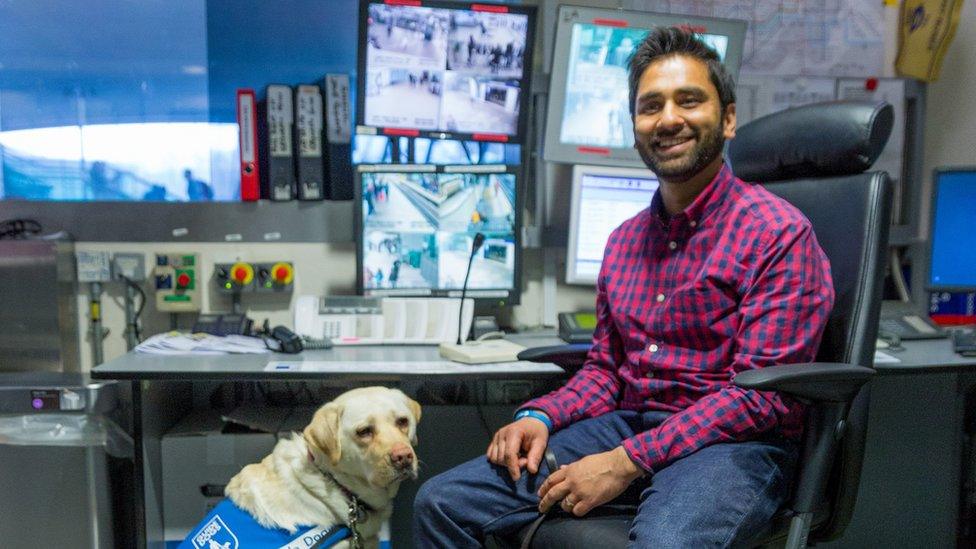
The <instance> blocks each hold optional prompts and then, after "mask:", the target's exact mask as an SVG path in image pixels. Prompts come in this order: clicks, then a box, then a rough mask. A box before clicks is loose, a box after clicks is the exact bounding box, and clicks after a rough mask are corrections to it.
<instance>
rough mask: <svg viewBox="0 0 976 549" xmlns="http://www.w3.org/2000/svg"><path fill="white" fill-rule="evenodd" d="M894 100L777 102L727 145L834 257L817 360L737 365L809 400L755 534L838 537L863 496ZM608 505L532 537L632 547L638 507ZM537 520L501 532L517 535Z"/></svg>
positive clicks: (765, 384) (738, 166)
mask: <svg viewBox="0 0 976 549" xmlns="http://www.w3.org/2000/svg"><path fill="white" fill-rule="evenodd" d="M893 118H894V115H893V110H892V108H891V106H890V105H888V104H886V103H882V104H871V103H855V102H832V103H820V104H815V105H808V106H804V107H798V108H795V109H790V110H787V111H783V112H779V113H775V114H772V115H769V116H766V117H763V118H760V119H757V120H755V121H753V122H751V123H749V124H746V125H745V126H743V127H742V128H741V129H739V130H738V136H737V137H736V138H735V139H734V140H733V141H732V143H731V144H730V147H729V160H730V163H731V165H732V168H733V171H734V172H735V174H736V175H737V176H739V177H740V178H742V179H744V180H746V181H759V182H762V183H763V184H766V185H767V188H768V189H769V190H770V191H772V192H774V193H776V194H777V195H779V196H781V197H783V198H785V199H786V200H788V201H789V202H790V203H792V204H793V205H794V206H796V207H797V208H799V209H800V210H801V211H802V212H803V213H804V214H805V215H806V216H807V217H808V218H809V219H810V221H811V222H812V223H813V228H814V231H815V232H816V235H817V239H818V240H819V242H820V245H821V246H822V247H823V249H824V251H825V252H826V254H827V257H828V258H829V260H830V265H831V272H832V275H833V280H834V288H835V292H836V301H835V304H834V309H833V312H832V313H831V315H830V317H829V319H828V321H827V327H826V330H825V332H824V336H823V341H822V343H821V344H820V348H819V350H818V352H817V359H816V360H817V362H815V363H812V364H789V365H781V366H773V367H768V368H762V369H759V370H752V371H747V372H743V373H740V374H738V375H737V376H736V377H735V380H734V383H735V384H736V385H738V386H740V387H744V388H747V389H756V390H766V391H770V390H771V391H780V392H782V393H786V394H789V395H791V396H793V397H795V398H798V399H800V400H802V401H804V402H807V403H809V406H808V412H807V418H806V430H805V433H804V439H803V446H802V450H801V457H800V462H799V466H798V468H797V474H796V478H795V480H794V487H793V494H792V497H791V499H790V501H789V503H788V505H787V506H785V507H784V508H783V509H780V511H779V512H778V513H777V514H776V516H775V517H774V519H773V520H772V521H771V522H770V523H769V524H768V525H767V527H766V529H765V530H764V531H763V532H761V533H760V534H759V535H758V536H756V537H755V538H754V539H751V540H748V545H750V546H759V545H765V544H768V543H774V542H776V543H781V542H782V541H783V540H784V539H785V540H786V543H785V545H786V547H791V548H792V547H804V546H806V545H807V544H808V543H812V542H816V541H827V540H831V539H835V538H837V537H839V536H840V535H841V534H842V533H843V531H844V528H845V527H846V526H847V524H848V523H849V522H850V518H851V514H852V513H853V510H854V500H855V497H856V495H857V488H858V480H859V478H860V473H861V462H862V458H863V452H864V438H865V430H866V424H867V408H868V388H869V387H868V385H866V382H867V381H868V380H869V378H870V377H871V375H872V374H873V373H874V370H872V369H871V368H870V366H872V364H873V355H874V345H875V337H876V335H877V329H878V314H879V309H880V304H881V289H882V283H883V278H884V270H885V259H884V258H885V250H886V248H887V244H888V224H889V221H890V209H891V185H890V182H889V180H888V177H887V174H885V173H883V172H869V173H863V172H864V171H865V170H866V169H868V168H869V167H870V166H871V164H872V163H873V162H874V161H875V160H876V159H877V157H878V155H879V154H880V153H881V149H883V148H884V145H885V143H886V142H887V140H888V136H889V134H890V133H891V127H892V121H893ZM585 352H586V347H585V346H582V347H581V346H579V345H576V346H557V347H546V348H535V349H527V350H526V351H524V352H523V353H522V354H520V355H519V358H520V359H524V360H533V361H539V362H556V363H558V364H565V365H567V366H568V367H569V368H570V369H573V368H578V367H579V366H580V365H581V364H582V363H583V357H584V353H585ZM629 513H630V514H628V512H624V511H622V510H621V509H620V508H619V507H617V506H612V505H611V506H608V507H607V508H605V509H603V510H601V509H600V508H597V509H595V510H593V511H592V512H591V515H592V516H587V517H583V518H576V517H572V516H570V515H567V514H563V513H559V514H555V515H553V516H552V517H549V518H548V519H546V520H545V521H544V522H543V523H542V524H541V526H540V527H539V528H538V530H537V531H536V532H535V534H534V536H533V537H532V539H531V542H530V545H529V546H530V547H535V548H541V547H550V548H560V549H562V548H574V547H605V548H616V547H624V546H625V545H626V544H627V540H628V531H629V529H630V523H631V519H632V516H633V509H632V508H631V509H630V510H629ZM528 530H529V528H525V529H523V530H522V531H521V532H519V533H518V535H517V539H516V536H509V537H508V538H506V539H501V538H500V537H499V538H496V541H497V542H498V544H499V545H501V546H502V547H509V546H513V545H519V544H520V543H521V542H522V541H524V540H523V538H524V537H525V534H526V533H527V531H528Z"/></svg>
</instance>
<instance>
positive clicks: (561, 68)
mask: <svg viewBox="0 0 976 549" xmlns="http://www.w3.org/2000/svg"><path fill="white" fill-rule="evenodd" d="M557 25H558V26H557V28H556V44H555V47H554V49H553V51H554V52H555V53H554V55H553V59H552V74H551V80H550V87H549V90H550V93H549V106H548V114H547V116H548V120H547V124H546V136H545V149H544V158H545V159H546V160H548V161H550V162H565V163H570V164H577V163H580V164H603V165H608V166H643V162H641V160H640V157H638V156H637V152H636V151H635V150H634V134H633V123H632V121H631V115H630V108H629V106H628V102H629V96H630V91H629V85H628V83H627V79H628V63H629V61H630V57H631V55H632V54H633V53H634V51H635V50H636V49H637V46H638V44H640V42H641V41H642V40H643V39H644V37H645V36H647V33H648V32H650V30H651V29H654V28H655V27H660V26H682V27H685V28H688V29H691V30H693V31H694V32H695V33H696V34H698V36H699V37H700V38H701V39H702V40H704V41H705V43H706V44H708V45H709V46H711V47H712V48H714V49H715V51H716V52H717V53H718V55H719V57H720V58H721V59H722V63H723V64H724V65H725V67H726V68H727V69H728V70H729V72H731V73H732V75H733V76H735V75H736V74H737V73H738V71H739V65H740V64H741V62H742V49H743V44H744V42H745V34H746V22H745V21H736V20H731V19H712V18H706V17H690V16H685V15H664V14H657V13H649V12H633V11H624V10H611V9H599V8H583V7H576V6H561V7H560V9H559V18H558V23H557Z"/></svg>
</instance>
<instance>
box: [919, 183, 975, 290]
mask: <svg viewBox="0 0 976 549" xmlns="http://www.w3.org/2000/svg"><path fill="white" fill-rule="evenodd" d="M933 187H934V188H933V192H934V197H933V200H932V232H931V252H930V259H929V279H928V283H929V289H930V290H934V291H947V292H953V291H957V292H976V231H974V230H973V219H974V212H976V167H972V168H968V169H946V170H936V172H935V177H934V180H933Z"/></svg>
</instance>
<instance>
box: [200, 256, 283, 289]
mask: <svg viewBox="0 0 976 549" xmlns="http://www.w3.org/2000/svg"><path fill="white" fill-rule="evenodd" d="M294 282H295V267H294V266H293V265H292V263H291V262H289V261H275V262H262V263H253V264H252V263H246V262H243V261H238V262H237V263H217V264H215V265H214V284H216V286H217V291H219V292H221V293H235V292H262V293H266V292H290V291H292V289H293V288H294V285H295V284H294Z"/></svg>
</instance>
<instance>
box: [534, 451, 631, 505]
mask: <svg viewBox="0 0 976 549" xmlns="http://www.w3.org/2000/svg"><path fill="white" fill-rule="evenodd" d="M643 475H644V471H643V470H642V469H641V468H640V467H638V466H637V465H636V464H634V462H633V461H631V460H630V456H628V455H627V452H626V451H624V447H623V446H618V447H616V448H614V449H613V450H610V451H609V452H603V453H601V454H593V455H592V456H586V457H585V458H583V459H581V460H579V461H577V462H575V463H571V464H569V465H563V466H562V467H560V468H559V470H558V471H556V472H554V473H552V474H550V475H549V478H547V479H546V481H545V482H543V483H542V486H541V487H539V497H541V498H542V501H540V502H539V512H540V513H545V512H546V511H548V510H549V508H550V507H552V506H553V504H555V503H557V502H561V503H560V505H561V506H562V508H563V509H564V510H565V511H566V512H567V513H572V514H574V515H576V516H578V517H581V516H583V515H585V514H586V513H589V512H590V510H591V509H593V508H594V507H598V506H600V505H603V504H604V503H606V502H608V501H610V500H612V499H613V498H615V497H617V496H619V495H620V494H621V493H622V492H623V491H624V490H626V489H627V487H628V486H630V483H631V482H633V481H634V479H637V478H639V477H641V476H643Z"/></svg>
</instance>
